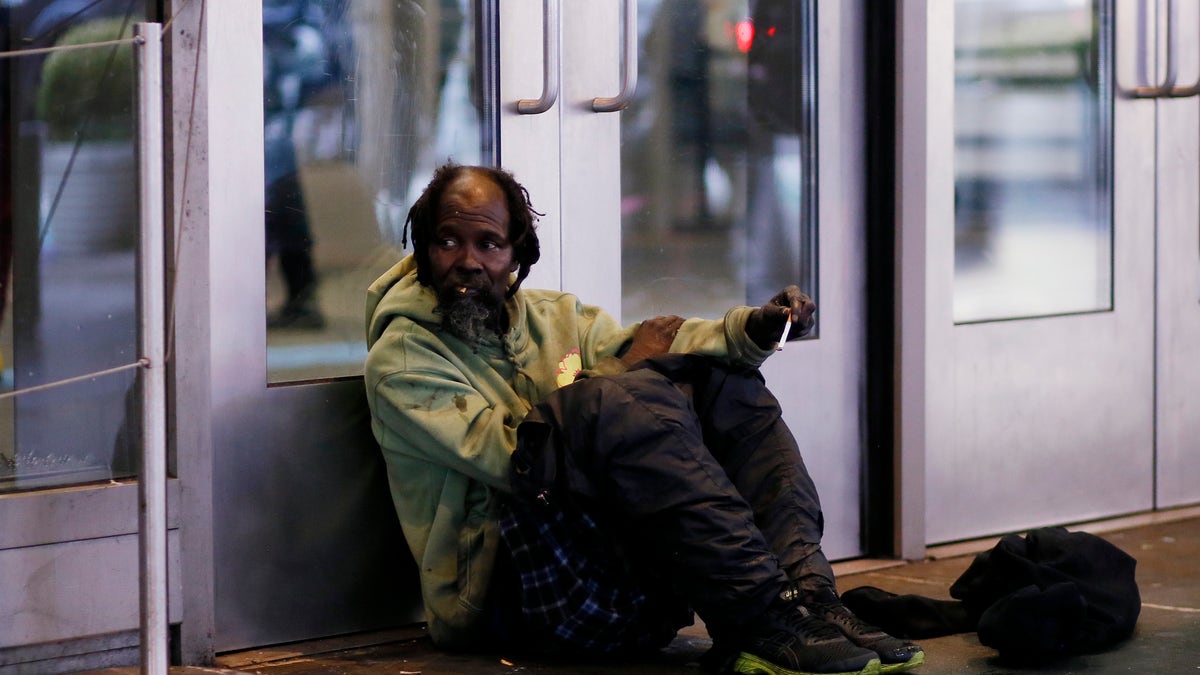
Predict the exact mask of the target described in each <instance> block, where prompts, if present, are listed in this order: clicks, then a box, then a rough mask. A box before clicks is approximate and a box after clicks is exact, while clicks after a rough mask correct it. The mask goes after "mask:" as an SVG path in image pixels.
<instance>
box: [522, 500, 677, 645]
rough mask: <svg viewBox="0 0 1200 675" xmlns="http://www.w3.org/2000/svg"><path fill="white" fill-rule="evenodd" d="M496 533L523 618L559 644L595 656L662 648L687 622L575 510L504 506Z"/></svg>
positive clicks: (586, 517)
mask: <svg viewBox="0 0 1200 675" xmlns="http://www.w3.org/2000/svg"><path fill="white" fill-rule="evenodd" d="M500 536H501V538H502V539H503V541H504V544H505V546H506V547H507V548H508V550H509V552H510V554H511V555H512V561H513V566H514V567H515V569H516V571H517V574H518V576H519V577H520V582H521V590H520V596H521V613H522V616H524V618H525V619H526V621H528V622H529V623H530V624H531V625H532V626H534V627H535V628H536V629H537V630H538V631H539V632H544V633H547V634H549V635H551V636H553V639H554V640H555V641H556V642H558V643H559V644H560V645H562V646H567V647H571V648H574V649H580V650H584V651H587V652H590V653H594V654H613V653H617V652H630V651H643V650H647V649H658V648H661V647H663V646H665V645H666V644H667V643H668V642H670V641H671V639H672V638H673V637H674V635H675V632H676V631H677V630H678V629H679V628H680V627H682V626H685V625H688V624H689V623H690V620H691V616H690V615H691V611H690V610H686V612H685V613H686V615H687V618H686V619H685V618H684V617H683V616H681V615H680V614H681V613H680V612H679V611H678V609H679V608H678V603H676V606H675V610H676V611H674V612H671V613H666V612H664V611H663V606H664V605H663V603H661V602H655V601H654V600H653V599H652V598H651V597H650V596H649V595H648V594H647V593H646V591H645V589H644V588H643V586H642V584H640V583H639V580H638V579H637V578H636V577H635V576H634V575H633V574H631V573H630V572H629V571H628V570H627V566H626V564H625V561H624V559H623V558H622V557H621V556H620V554H619V553H617V552H616V549H615V548H614V546H613V542H612V540H611V539H610V538H609V537H607V536H606V535H605V533H604V532H603V531H602V530H601V529H600V527H599V525H598V524H597V523H596V521H595V519H594V518H593V517H592V516H591V515H589V514H588V513H587V512H585V511H582V510H579V509H577V508H570V507H568V508H565V509H560V508H550V507H542V506H532V505H525V504H520V503H513V504H507V505H505V506H504V507H502V510H501V517H500Z"/></svg>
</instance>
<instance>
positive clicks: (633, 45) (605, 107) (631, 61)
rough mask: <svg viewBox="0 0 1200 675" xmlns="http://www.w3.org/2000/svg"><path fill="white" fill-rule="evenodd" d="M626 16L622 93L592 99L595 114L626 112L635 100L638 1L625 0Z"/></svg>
mask: <svg viewBox="0 0 1200 675" xmlns="http://www.w3.org/2000/svg"><path fill="white" fill-rule="evenodd" d="M624 14H625V15H624V17H623V20H622V24H623V28H624V31H625V34H624V36H623V37H622V41H621V52H622V56H623V58H622V59H621V91H620V92H618V93H617V95H616V96H613V97H611V98H594V99H592V110H593V111H595V112H617V111H618V110H624V109H625V107H626V106H628V105H629V102H630V101H631V100H633V92H634V91H636V90H637V71H638V41H637V38H638V36H637V0H625V12H624Z"/></svg>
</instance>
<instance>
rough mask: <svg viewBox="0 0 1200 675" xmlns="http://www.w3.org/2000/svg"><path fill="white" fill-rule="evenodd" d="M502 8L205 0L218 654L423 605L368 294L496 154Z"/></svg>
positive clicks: (370, 624)
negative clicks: (393, 495) (392, 487)
mask: <svg viewBox="0 0 1200 675" xmlns="http://www.w3.org/2000/svg"><path fill="white" fill-rule="evenodd" d="M497 4H498V3H496V2H489V1H487V0H404V1H401V2H396V1H394V0H378V1H375V0H367V1H359V0H354V1H350V0H264V2H262V3H261V5H258V4H256V3H233V4H225V5H223V6H221V7H216V6H210V7H208V13H207V15H206V17H207V18H206V20H207V22H208V23H207V25H206V26H205V31H206V33H207V35H208V36H209V39H210V40H211V41H212V43H213V44H219V45H221V48H220V49H210V50H209V51H208V52H207V58H208V71H207V86H208V90H207V95H208V100H209V101H211V102H212V103H211V105H210V106H209V108H208V110H207V115H208V132H209V135H208V143H209V146H208V150H207V157H206V159H207V161H208V162H209V167H212V169H213V170H211V171H210V172H209V173H208V174H207V178H208V181H209V184H208V192H209V194H210V195H211V196H212V198H211V201H210V202H209V213H208V218H209V225H208V237H209V242H208V255H209V256H210V263H209V264H210V267H209V274H210V284H209V288H208V291H207V292H208V298H207V300H206V301H205V302H204V303H203V304H204V305H206V306H208V307H212V308H219V309H215V310H214V311H212V314H211V320H210V322H209V324H208V325H209V330H210V331H211V336H210V340H209V343H208V345H209V346H210V348H211V357H210V358H211V365H210V369H211V373H210V377H211V401H210V405H211V410H212V424H211V432H210V433H211V435H212V439H211V443H212V448H213V453H212V463H211V471H212V505H211V509H212V556H213V569H214V572H213V575H214V578H213V582H212V583H213V587H214V596H215V597H214V601H213V609H212V611H213V615H214V625H215V637H214V639H213V640H214V643H215V648H216V650H218V651H223V650H232V649H239V648H245V647H251V646H259V645H265V644H273V643H280V642H287V641H292V640H300V639H307V638H313V637H321V636H327V635H334V634H340V633H348V632H353V631H359V630H367V629H374V628H382V627H393V626H397V625H403V624H405V623H411V622H414V621H418V620H420V618H421V613H420V595H419V591H418V589H417V584H416V579H417V573H416V570H415V568H414V567H413V563H412V560H411V557H410V555H409V554H408V551H407V547H406V545H405V543H404V539H403V535H402V534H401V532H400V529H399V525H398V523H397V522H396V518H395V514H394V510H393V507H392V505H391V500H390V498H389V495H388V491H387V486H386V480H385V478H384V474H383V462H382V458H381V456H380V454H379V450H378V446H377V445H376V443H375V441H374V438H373V437H372V435H371V432H370V425H369V422H370V420H369V415H368V411H367V406H366V399H365V393H364V392H363V388H362V387H363V385H362V377H361V374H362V362H363V357H364V356H365V355H366V345H365V342H364V340H365V337H364V334H363V325H364V324H363V321H364V316H363V311H364V302H365V294H366V288H367V286H368V285H369V284H370V283H371V282H372V281H373V280H374V279H375V278H377V277H378V276H379V275H380V274H382V272H384V271H386V270H387V269H388V268H389V267H391V266H392V265H394V264H395V263H397V262H398V261H399V260H400V259H401V258H402V257H403V256H404V255H405V247H404V245H403V236H402V230H403V228H404V222H405V219H406V216H407V212H408V208H409V206H410V204H411V202H412V201H413V199H415V195H416V194H418V193H419V192H420V190H422V189H423V188H424V186H425V184H426V183H427V182H428V180H429V178H430V176H431V175H432V173H433V170H434V168H435V167H436V166H438V165H439V164H442V163H444V162H445V161H447V160H448V159H454V160H456V161H458V162H462V163H490V162H493V161H495V152H496V149H495V148H496V143H497V131H498V113H497V110H496V102H497V100H498V93H497V90H496V82H497V80H496V74H497V70H496V68H497V66H496V55H495V37H496V34H497V21H498V20H497V9H496V7H497ZM256 157H257V158H258V159H257V161H255V158H256ZM216 167H219V170H215V169H216Z"/></svg>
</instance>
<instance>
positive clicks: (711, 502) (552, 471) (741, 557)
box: [513, 355, 833, 639]
mask: <svg viewBox="0 0 1200 675" xmlns="http://www.w3.org/2000/svg"><path fill="white" fill-rule="evenodd" d="M519 436H520V442H519V443H518V448H517V452H516V453H515V454H514V456H513V467H514V475H513V482H514V489H515V490H516V492H517V494H518V496H521V495H525V496H533V495H536V494H538V493H539V492H542V491H546V492H547V493H549V494H552V493H554V492H555V491H557V492H558V493H559V496H560V497H561V493H562V492H567V493H569V494H570V495H571V498H573V499H577V500H580V501H581V502H582V503H584V504H588V505H589V507H588V508H594V509H597V510H598V511H599V512H601V513H602V514H603V516H604V518H605V520H606V522H609V523H611V524H612V529H613V531H615V532H619V533H621V534H620V536H622V537H623V538H624V539H625V541H626V542H627V545H626V546H624V547H623V548H624V550H627V551H633V552H636V553H637V557H638V558H639V560H638V561H636V562H638V563H639V564H645V565H648V566H649V567H651V568H653V569H654V570H655V571H656V572H657V573H658V574H660V575H661V576H662V577H663V578H665V579H668V580H670V581H671V582H672V584H673V586H674V591H675V592H677V593H678V594H679V595H681V596H682V597H683V598H685V599H686V600H687V601H688V602H689V603H691V605H692V607H693V608H695V610H696V612H697V613H698V614H699V615H700V617H701V618H703V619H704V621H705V623H706V624H707V626H708V628H709V632H710V634H712V635H713V637H714V639H719V638H720V636H721V634H722V633H733V632H736V630H737V629H738V627H740V626H742V625H744V624H745V623H746V622H747V621H749V620H751V619H752V618H754V617H756V616H759V615H760V614H761V613H762V612H763V611H764V610H765V609H766V608H767V606H768V605H769V604H771V602H773V601H774V600H775V599H776V598H777V597H778V596H779V594H780V593H781V592H782V591H783V589H784V588H785V587H786V585H787V583H788V581H789V580H796V581H799V582H800V585H801V586H802V587H813V588H815V587H818V586H822V585H832V583H833V572H832V569H831V568H830V566H829V562H828V561H827V560H826V559H825V556H824V554H823V553H822V552H821V548H820V541H821V534H822V527H823V519H822V516H821V507H820V503H819V501H818V498H817V491H816V488H815V486H814V485H813V482H812V479H811V478H810V477H809V475H808V471H807V470H806V469H805V467H804V463H803V461H802V460H801V458H800V452H799V448H798V446H797V444H796V440H795V438H794V437H793V435H792V433H791V432H790V431H789V430H788V428H787V426H786V425H785V424H784V422H783V419H782V416H781V411H780V408H779V403H778V401H777V400H776V399H775V397H774V396H773V395H772V394H771V393H770V392H769V391H768V390H767V388H766V386H765V385H764V383H763V380H762V377H761V375H759V373H758V372H757V371H736V370H732V369H729V368H726V367H724V366H721V365H720V364H717V363H716V362H714V361H712V360H710V359H707V358H704V357H699V356H692V355H666V356H662V357H656V358H654V359H650V360H647V361H644V362H642V363H641V364H639V366H638V367H637V368H636V369H634V370H631V371H629V372H626V373H623V374H621V375H617V376H606V377H596V378H590V379H585V380H581V381H578V382H576V383H575V384H572V385H571V386H568V387H564V388H562V389H560V390H558V391H556V392H555V393H554V394H552V395H551V396H549V397H548V398H547V399H546V400H545V401H543V402H542V403H540V404H538V405H537V406H536V407H535V408H534V409H533V410H532V411H531V412H530V414H529V415H528V416H527V417H526V420H525V422H523V423H522V425H521V428H520V431H519Z"/></svg>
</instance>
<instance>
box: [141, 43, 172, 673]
mask: <svg viewBox="0 0 1200 675" xmlns="http://www.w3.org/2000/svg"><path fill="white" fill-rule="evenodd" d="M134 55H135V62H136V64H137V75H138V100H137V120H138V167H139V183H140V191H139V205H140V213H141V228H140V230H141V232H140V237H139V239H138V256H137V260H138V341H139V347H140V353H141V358H142V361H143V368H142V370H141V376H142V377H141V384H142V388H141V389H142V391H141V394H142V472H141V478H140V480H139V481H138V544H139V552H140V560H139V572H140V575H139V579H140V582H141V584H140V589H141V593H140V603H139V604H140V608H141V617H140V618H141V657H142V672H143V673H155V674H156V675H159V674H160V675H166V674H167V670H168V666H169V661H170V658H169V653H168V647H167V622H168V618H167V435H166V427H167V407H166V406H167V403H166V395H167V391H166V364H165V363H164V359H165V353H166V349H165V344H166V333H165V321H166V319H165V316H166V312H165V310H164V305H165V301H164V294H165V283H164V278H165V268H164V265H165V262H164V258H163V248H164V244H163V119H162V26H161V25H159V24H157V23H139V24H137V25H135V26H134Z"/></svg>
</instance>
